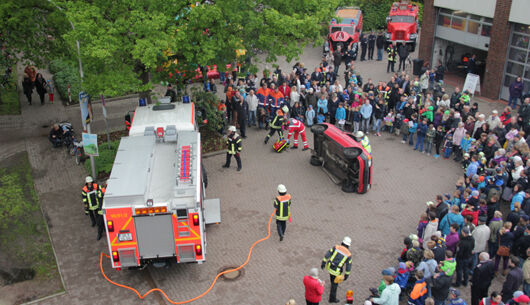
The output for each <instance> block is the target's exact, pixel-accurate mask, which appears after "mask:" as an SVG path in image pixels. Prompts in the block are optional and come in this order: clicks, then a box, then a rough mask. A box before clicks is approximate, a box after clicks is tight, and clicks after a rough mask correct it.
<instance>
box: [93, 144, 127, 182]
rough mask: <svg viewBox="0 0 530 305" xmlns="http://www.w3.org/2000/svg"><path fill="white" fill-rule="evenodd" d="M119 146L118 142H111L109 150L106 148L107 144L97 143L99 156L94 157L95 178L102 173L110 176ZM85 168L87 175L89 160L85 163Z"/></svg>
mask: <svg viewBox="0 0 530 305" xmlns="http://www.w3.org/2000/svg"><path fill="white" fill-rule="evenodd" d="M119 146H120V140H116V141H111V142H110V149H109V148H108V146H107V142H102V143H98V149H99V156H97V157H94V160H95V162H96V176H99V175H100V174H102V173H107V174H110V172H111V171H112V165H113V164H114V159H115V158H116V153H117V152H118V147H119ZM85 168H86V170H87V172H88V173H90V172H91V169H90V160H89V159H87V160H86V161H85Z"/></svg>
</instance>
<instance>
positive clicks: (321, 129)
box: [311, 124, 328, 134]
mask: <svg viewBox="0 0 530 305" xmlns="http://www.w3.org/2000/svg"><path fill="white" fill-rule="evenodd" d="M326 129H328V127H327V126H326V125H322V124H317V125H313V127H311V132H312V133H314V134H323V133H324V131H326Z"/></svg>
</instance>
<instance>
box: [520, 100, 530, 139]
mask: <svg viewBox="0 0 530 305" xmlns="http://www.w3.org/2000/svg"><path fill="white" fill-rule="evenodd" d="M518 115H519V116H518V118H517V120H518V123H519V125H520V126H521V127H523V130H524V131H525V132H526V133H527V132H528V130H529V128H528V127H529V124H530V97H527V98H525V99H524V101H523V105H522V106H521V107H520V108H519V112H518Z"/></svg>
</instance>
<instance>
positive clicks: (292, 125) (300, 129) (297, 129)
mask: <svg viewBox="0 0 530 305" xmlns="http://www.w3.org/2000/svg"><path fill="white" fill-rule="evenodd" d="M285 125H287V126H288V128H289V134H287V141H290V139H291V136H292V135H293V133H294V146H293V147H292V148H298V135H300V136H302V142H304V149H303V150H308V149H309V144H307V138H306V135H305V125H304V123H302V122H300V121H299V120H297V119H289V120H286V121H285Z"/></svg>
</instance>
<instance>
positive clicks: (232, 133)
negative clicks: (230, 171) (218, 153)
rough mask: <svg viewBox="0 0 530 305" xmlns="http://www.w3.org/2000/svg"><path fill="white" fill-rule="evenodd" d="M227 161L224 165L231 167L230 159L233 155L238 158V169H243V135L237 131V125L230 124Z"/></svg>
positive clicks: (227, 139)
mask: <svg viewBox="0 0 530 305" xmlns="http://www.w3.org/2000/svg"><path fill="white" fill-rule="evenodd" d="M226 146H227V151H226V163H225V165H223V167H224V168H229V167H230V160H231V159H232V156H234V158H235V159H236V162H237V171H238V172H239V171H240V170H241V156H240V154H241V150H242V149H243V146H242V144H241V137H240V136H239V135H238V134H237V133H236V127H235V126H228V135H227V137H226Z"/></svg>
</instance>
